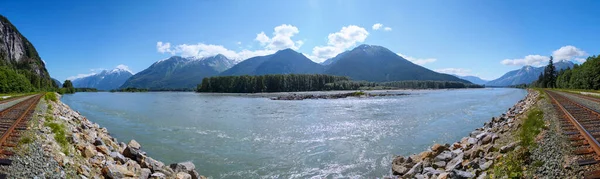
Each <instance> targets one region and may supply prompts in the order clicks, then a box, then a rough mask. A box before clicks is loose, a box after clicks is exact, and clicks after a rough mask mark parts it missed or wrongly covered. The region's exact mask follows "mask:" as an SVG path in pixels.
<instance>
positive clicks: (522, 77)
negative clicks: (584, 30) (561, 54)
mask: <svg viewBox="0 0 600 179" xmlns="http://www.w3.org/2000/svg"><path fill="white" fill-rule="evenodd" d="M573 65H575V64H574V63H573V62H570V61H559V62H556V63H554V66H555V67H556V70H557V71H558V70H562V69H567V68H573ZM544 68H545V66H541V67H532V66H529V65H527V66H523V67H522V68H521V69H518V70H513V71H509V72H508V73H506V74H504V75H502V76H501V77H500V78H498V79H495V80H492V81H489V82H487V83H486V84H485V85H486V86H511V85H520V84H530V83H531V82H533V81H535V80H537V79H538V77H539V76H540V74H542V73H543V72H544Z"/></svg>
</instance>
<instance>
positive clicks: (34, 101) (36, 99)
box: [0, 95, 42, 146]
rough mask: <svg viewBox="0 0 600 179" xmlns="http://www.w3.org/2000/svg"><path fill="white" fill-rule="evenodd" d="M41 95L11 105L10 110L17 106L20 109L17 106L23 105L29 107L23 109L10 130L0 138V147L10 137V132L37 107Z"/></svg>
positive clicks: (4, 111)
mask: <svg viewBox="0 0 600 179" xmlns="http://www.w3.org/2000/svg"><path fill="white" fill-rule="evenodd" d="M41 97H42V95H37V96H34V97H32V98H29V99H27V100H25V101H22V102H20V103H18V104H15V105H13V106H12V107H11V108H10V109H14V108H16V107H17V106H18V107H20V106H19V105H23V104H27V103H31V104H29V106H28V107H27V108H26V109H25V111H23V113H22V114H21V115H20V116H19V117H18V118H17V119H16V120H15V121H14V122H13V123H12V125H11V126H10V128H8V130H6V131H5V132H4V133H3V134H2V137H0V146H2V145H3V144H4V142H6V140H7V139H8V138H9V137H10V135H11V134H12V132H13V131H14V130H15V129H16V128H17V127H18V125H19V124H20V123H21V121H23V119H25V117H27V115H28V114H29V112H30V111H31V110H32V109H33V108H34V107H35V106H37V104H38V102H39V100H40V99H41ZM6 111H7V110H3V111H2V112H3V113H2V115H3V114H4V113H6Z"/></svg>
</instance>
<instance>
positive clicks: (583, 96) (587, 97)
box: [571, 93, 600, 103]
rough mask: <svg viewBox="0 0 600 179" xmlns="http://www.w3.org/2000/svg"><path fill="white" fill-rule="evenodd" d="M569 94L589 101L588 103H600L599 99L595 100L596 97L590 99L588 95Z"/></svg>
mask: <svg viewBox="0 0 600 179" xmlns="http://www.w3.org/2000/svg"><path fill="white" fill-rule="evenodd" d="M571 94H573V95H575V96H577V97H580V98H584V99H587V100H590V101H594V102H598V103H600V98H597V97H592V96H588V95H584V94H579V93H571Z"/></svg>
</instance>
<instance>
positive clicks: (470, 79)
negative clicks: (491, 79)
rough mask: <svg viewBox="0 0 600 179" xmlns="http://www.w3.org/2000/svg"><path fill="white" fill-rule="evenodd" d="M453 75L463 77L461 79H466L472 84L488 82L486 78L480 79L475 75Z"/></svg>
mask: <svg viewBox="0 0 600 179" xmlns="http://www.w3.org/2000/svg"><path fill="white" fill-rule="evenodd" d="M454 76H456V77H458V78H460V79H463V80H467V81H469V82H471V83H473V84H478V85H484V84H486V83H487V82H488V81H487V80H484V79H481V78H479V77H476V76H459V75H454Z"/></svg>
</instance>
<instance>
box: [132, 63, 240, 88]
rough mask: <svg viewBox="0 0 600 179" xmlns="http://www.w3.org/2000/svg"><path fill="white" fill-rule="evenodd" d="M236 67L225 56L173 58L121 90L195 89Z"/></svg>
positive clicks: (134, 79) (156, 66)
mask: <svg viewBox="0 0 600 179" xmlns="http://www.w3.org/2000/svg"><path fill="white" fill-rule="evenodd" d="M233 65H235V62H234V61H233V60H230V59H228V58H227V57H225V56H224V55H220V54H219V55H216V56H212V57H205V58H195V57H189V58H184V57H180V56H173V57H170V58H168V59H164V60H160V61H158V62H155V63H154V64H152V65H151V66H150V67H148V68H147V69H145V70H143V71H141V72H139V73H137V74H135V75H133V76H132V77H131V78H129V79H128V80H127V81H126V82H125V83H124V84H123V85H122V86H121V88H128V87H134V88H146V89H150V90H160V89H193V88H195V87H196V86H197V85H198V84H200V83H201V82H202V79H203V78H204V77H209V76H216V75H218V74H219V73H221V72H223V71H225V70H226V69H229V68H231V67H232V66H233Z"/></svg>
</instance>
